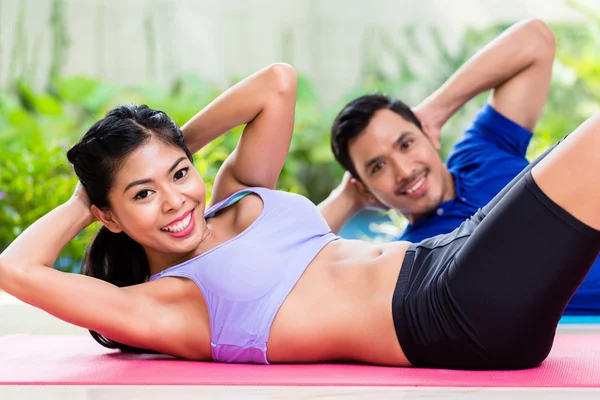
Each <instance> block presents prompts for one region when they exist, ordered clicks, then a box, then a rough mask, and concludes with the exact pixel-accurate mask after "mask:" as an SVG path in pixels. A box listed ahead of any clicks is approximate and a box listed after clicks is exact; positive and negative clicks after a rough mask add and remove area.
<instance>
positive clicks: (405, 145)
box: [402, 140, 412, 149]
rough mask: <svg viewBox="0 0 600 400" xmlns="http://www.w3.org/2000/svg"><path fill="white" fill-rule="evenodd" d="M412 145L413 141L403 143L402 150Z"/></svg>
mask: <svg viewBox="0 0 600 400" xmlns="http://www.w3.org/2000/svg"><path fill="white" fill-rule="evenodd" d="M411 144H412V140H407V141H406V142H403V143H402V148H403V149H408V148H409V147H410V145H411Z"/></svg>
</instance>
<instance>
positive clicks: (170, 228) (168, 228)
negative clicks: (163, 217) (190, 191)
mask: <svg viewBox="0 0 600 400" xmlns="http://www.w3.org/2000/svg"><path fill="white" fill-rule="evenodd" d="M191 220H192V213H189V214H188V216H187V217H185V218H184V219H182V220H181V221H179V222H178V223H176V224H173V225H169V226H166V227H164V228H160V230H161V231H165V232H181V231H182V230H184V229H185V228H187V227H188V225H189V224H190V221H191Z"/></svg>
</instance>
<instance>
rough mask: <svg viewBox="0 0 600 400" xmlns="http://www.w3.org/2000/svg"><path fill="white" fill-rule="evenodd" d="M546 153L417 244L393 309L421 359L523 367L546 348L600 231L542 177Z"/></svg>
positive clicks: (414, 357) (443, 364) (423, 362)
mask: <svg viewBox="0 0 600 400" xmlns="http://www.w3.org/2000/svg"><path fill="white" fill-rule="evenodd" d="M548 152H549V151H548ZM548 152H546V153H545V154H547V153H548ZM545 154H544V155H543V156H545ZM543 156H542V157H540V158H538V159H537V160H536V161H535V162H533V163H532V164H531V165H530V166H528V167H527V169H526V170H524V171H523V172H522V173H521V174H520V175H519V176H518V177H517V178H515V179H514V180H513V181H512V182H511V183H510V184H509V185H508V186H507V187H506V188H505V189H504V190H503V191H502V192H501V193H500V194H498V196H496V197H495V198H494V199H493V200H492V201H491V202H490V203H489V204H488V205H486V206H485V207H484V208H483V209H481V210H479V211H478V212H477V213H476V214H475V215H474V216H472V217H471V218H470V219H468V220H466V221H465V222H464V223H463V224H462V225H461V226H460V227H459V228H457V229H456V230H454V231H453V232H451V233H449V234H446V235H439V236H435V237H433V238H430V239H426V240H424V241H422V242H420V243H416V244H412V245H411V246H410V248H409V250H408V251H407V253H406V256H405V259H404V262H403V265H402V269H401V271H400V276H399V277H398V282H397V285H396V289H395V291H394V296H393V300H392V313H393V317H394V325H395V328H396V334H397V336H398V340H399V342H400V345H401V346H402V349H403V350H404V353H405V355H406V357H407V358H408V360H409V361H410V362H411V363H412V364H413V365H414V366H419V367H436V368H460V369H521V368H530V367H534V366H537V365H539V364H540V363H541V362H542V361H543V360H544V359H545V358H546V357H547V356H548V353H549V352H550V349H551V347H552V343H553V340H554V334H555V331H556V327H557V324H558V320H559V319H560V317H561V315H562V313H563V311H564V309H565V308H566V306H567V304H568V302H569V300H570V299H571V297H572V296H573V294H574V293H575V291H576V290H577V288H578V287H579V285H580V284H581V282H582V281H583V279H584V278H585V276H586V274H587V273H588V271H589V269H590V268H591V266H592V264H593V263H594V261H595V259H596V257H597V256H598V252H599V251H600V232H599V231H597V230H595V229H592V228H591V227H589V226H587V225H585V224H583V223H582V222H580V221H579V220H577V219H575V218H574V217H573V216H571V215H570V214H569V213H568V212H566V211H565V210H564V209H563V208H561V207H560V206H558V205H557V204H556V203H554V202H553V201H552V200H551V199H550V198H548V196H546V195H545V194H544V193H543V192H542V191H541V189H540V188H539V187H538V186H537V184H536V183H535V181H534V180H533V177H532V176H531V168H532V167H533V166H534V165H535V164H536V163H537V162H538V161H539V160H540V159H541V158H543ZM598 211H599V212H600V204H599V205H598Z"/></svg>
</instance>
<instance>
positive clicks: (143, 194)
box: [134, 189, 150, 200]
mask: <svg viewBox="0 0 600 400" xmlns="http://www.w3.org/2000/svg"><path fill="white" fill-rule="evenodd" d="M148 196H150V190H148V189H144V190H141V191H139V192H138V193H137V194H136V195H135V197H134V200H142V199H146V198H148Z"/></svg>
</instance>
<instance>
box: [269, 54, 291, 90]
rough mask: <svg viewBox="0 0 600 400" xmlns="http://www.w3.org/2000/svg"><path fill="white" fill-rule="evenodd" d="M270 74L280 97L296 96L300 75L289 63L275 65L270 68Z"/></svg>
mask: <svg viewBox="0 0 600 400" xmlns="http://www.w3.org/2000/svg"><path fill="white" fill-rule="evenodd" d="M268 69H269V72H270V73H271V76H272V82H273V87H274V89H275V91H276V92H277V94H279V95H293V96H294V97H295V96H296V89H297V87H298V75H297V74H296V70H295V69H294V67H292V66H291V65H290V64H287V63H283V62H280V63H274V64H271V65H270V66H269V67H268Z"/></svg>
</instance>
